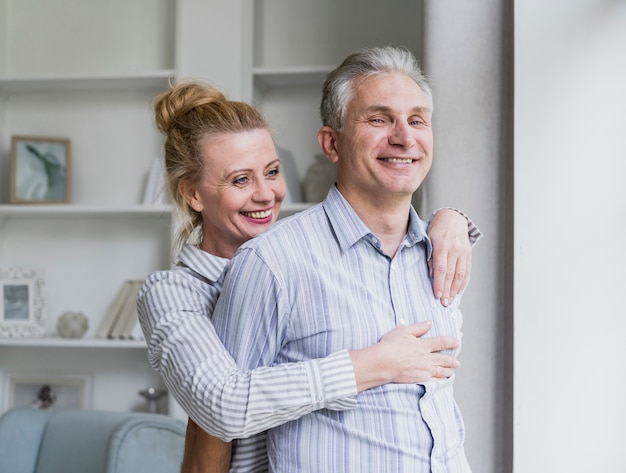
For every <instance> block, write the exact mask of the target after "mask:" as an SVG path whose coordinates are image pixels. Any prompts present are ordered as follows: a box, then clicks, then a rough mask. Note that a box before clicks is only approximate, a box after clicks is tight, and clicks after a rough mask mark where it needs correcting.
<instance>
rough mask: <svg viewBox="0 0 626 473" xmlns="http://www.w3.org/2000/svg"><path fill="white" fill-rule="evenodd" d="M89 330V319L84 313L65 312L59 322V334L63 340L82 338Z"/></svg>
mask: <svg viewBox="0 0 626 473" xmlns="http://www.w3.org/2000/svg"><path fill="white" fill-rule="evenodd" d="M88 328H89V319H87V317H86V316H85V314H83V313H82V312H70V311H68V312H63V313H62V314H61V316H60V317H59V320H58V322H57V332H59V335H61V337H63V338H80V337H82V336H83V335H85V332H87V329H88Z"/></svg>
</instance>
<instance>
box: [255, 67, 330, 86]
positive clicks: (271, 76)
mask: <svg viewBox="0 0 626 473" xmlns="http://www.w3.org/2000/svg"><path fill="white" fill-rule="evenodd" d="M334 68H335V66H317V67H316V66H311V67H257V68H254V69H253V71H252V74H253V77H254V81H255V83H256V85H258V86H261V87H263V88H272V87H303V86H320V87H321V85H322V84H323V83H324V80H325V79H326V75H327V74H328V73H329V72H330V71H332V70H333V69H334Z"/></svg>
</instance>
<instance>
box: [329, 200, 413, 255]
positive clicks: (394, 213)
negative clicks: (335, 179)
mask: <svg viewBox="0 0 626 473" xmlns="http://www.w3.org/2000/svg"><path fill="white" fill-rule="evenodd" d="M339 191H340V192H341V194H342V195H343V197H344V198H345V199H346V200H347V201H348V203H349V204H350V206H351V207H352V208H353V209H354V211H355V212H356V213H357V215H358V216H359V217H360V218H361V220H363V222H364V223H365V225H367V226H368V227H369V229H370V230H372V232H373V233H374V235H376V237H377V238H378V239H379V240H380V241H381V245H382V248H383V250H384V251H385V253H387V254H388V255H389V256H391V257H392V258H393V256H394V255H395V254H396V251H398V248H399V247H400V244H401V243H402V240H403V239H404V237H405V236H406V232H407V227H408V222H409V211H410V208H411V196H408V197H406V196H402V197H395V198H394V197H391V198H389V197H382V196H366V197H365V198H362V197H361V196H359V195H356V194H352V193H349V192H345V193H344V191H343V190H342V189H341V188H339ZM346 194H348V195H346ZM372 197H373V198H372Z"/></svg>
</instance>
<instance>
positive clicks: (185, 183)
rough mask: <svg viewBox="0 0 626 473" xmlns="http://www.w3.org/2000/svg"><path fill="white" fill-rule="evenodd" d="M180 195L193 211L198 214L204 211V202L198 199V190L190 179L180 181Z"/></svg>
mask: <svg viewBox="0 0 626 473" xmlns="http://www.w3.org/2000/svg"><path fill="white" fill-rule="evenodd" d="M178 193H179V194H180V195H181V196H182V198H183V200H184V201H185V202H186V203H187V205H188V206H189V207H190V208H191V209H192V210H195V211H196V212H201V211H202V202H200V200H199V199H198V197H197V195H196V188H195V186H194V184H193V183H192V182H191V181H190V180H189V179H183V180H182V181H179V183H178Z"/></svg>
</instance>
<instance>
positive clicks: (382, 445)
mask: <svg viewBox="0 0 626 473" xmlns="http://www.w3.org/2000/svg"><path fill="white" fill-rule="evenodd" d="M425 228H426V224H425V222H422V221H421V220H419V218H418V216H417V214H416V213H415V211H414V210H413V209H411V214H410V219H409V229H408V233H407V236H406V238H405V240H404V242H403V244H402V245H401V248H400V249H399V250H398V252H397V253H396V255H395V256H394V257H393V258H389V257H388V256H387V255H385V254H384V252H383V251H382V249H381V244H380V242H379V241H378V239H377V238H376V236H375V235H373V234H372V233H371V232H370V230H369V229H368V228H367V227H366V226H365V225H364V224H363V222H362V221H361V220H360V219H359V218H358V216H357V215H356V214H355V213H354V211H353V210H352V209H351V208H350V206H349V205H348V203H347V202H346V201H345V199H343V197H342V196H341V194H340V193H339V192H338V191H337V189H336V188H333V189H331V191H330V193H329V194H328V196H327V198H326V200H325V201H324V202H323V203H321V204H319V205H316V206H315V207H313V208H311V209H309V210H307V211H305V212H302V213H300V214H298V215H296V216H295V217H293V218H291V219H287V220H285V221H282V222H279V223H278V224H277V225H275V226H274V227H273V228H272V229H271V230H270V231H269V232H267V233H266V234H264V235H261V236H260V237H258V238H255V239H254V240H251V241H250V242H248V243H246V244H245V245H244V246H243V247H242V248H241V249H240V250H239V252H238V253H237V255H236V256H235V258H234V259H233V260H232V261H231V263H230V266H229V269H228V272H227V275H226V278H225V281H224V288H223V292H222V297H220V299H219V301H218V304H217V306H216V309H215V312H214V319H213V321H214V323H215V327H216V330H217V332H218V334H219V335H220V337H222V339H223V340H224V342H225V344H226V346H227V348H228V349H229V351H230V352H231V353H232V354H233V356H234V358H235V360H236V361H237V364H238V365H239V366H240V367H241V368H243V369H253V368H256V367H259V366H271V365H275V364H279V363H285V362H303V361H309V360H312V359H315V358H319V357H324V356H326V355H327V354H329V353H333V352H336V351H337V350H340V349H347V350H352V349H358V348H363V347H366V346H369V345H372V344H373V343H376V342H377V341H378V340H379V339H380V337H381V336H382V335H384V334H385V333H387V332H388V331H389V330H391V329H393V328H394V327H396V326H398V325H404V324H412V323H415V322H419V321H424V320H431V321H432V323H433V326H432V329H431V330H430V331H429V333H428V334H426V335H425V336H439V335H447V336H454V337H458V338H461V324H462V314H461V312H460V310H459V309H458V305H457V304H458V302H459V299H460V298H458V297H457V298H456V299H455V302H454V305H453V306H451V307H448V308H445V307H443V306H441V305H440V303H439V302H438V301H437V300H436V299H435V298H434V296H433V294H432V288H431V280H430V278H429V275H428V268H427V264H426V261H427V258H428V256H429V254H430V242H429V241H428V238H427V237H426V233H425ZM470 230H471V227H470ZM457 352H458V350H455V351H452V352H450V354H452V355H457ZM453 383H454V377H452V378H450V379H448V380H445V381H432V382H427V383H424V384H420V385H400V384H388V385H385V386H381V387H378V388H374V389H370V390H368V391H365V392H362V393H360V394H359V395H358V397H357V400H358V407H357V408H356V409H353V410H348V411H332V410H329V409H321V410H317V411H314V412H311V413H310V414H308V415H306V416H304V417H302V418H300V419H297V420H294V421H291V422H288V423H286V424H283V425H281V426H278V427H276V428H274V429H272V430H271V431H270V432H269V433H268V438H267V446H268V450H269V462H270V471H274V472H284V473H292V472H296V471H312V472H313V471H319V472H328V471H332V472H359V473H364V472H372V473H380V472H386V471H393V472H424V473H426V472H435V473H440V472H454V473H467V472H469V471H470V468H469V466H468V464H467V461H466V459H465V454H464V450H463V441H464V432H465V429H464V426H463V421H462V418H461V416H460V414H459V411H458V408H457V405H456V403H455V401H454V396H453ZM237 455H238V453H237V452H236V453H235V460H237ZM241 471H243V470H241Z"/></svg>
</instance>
